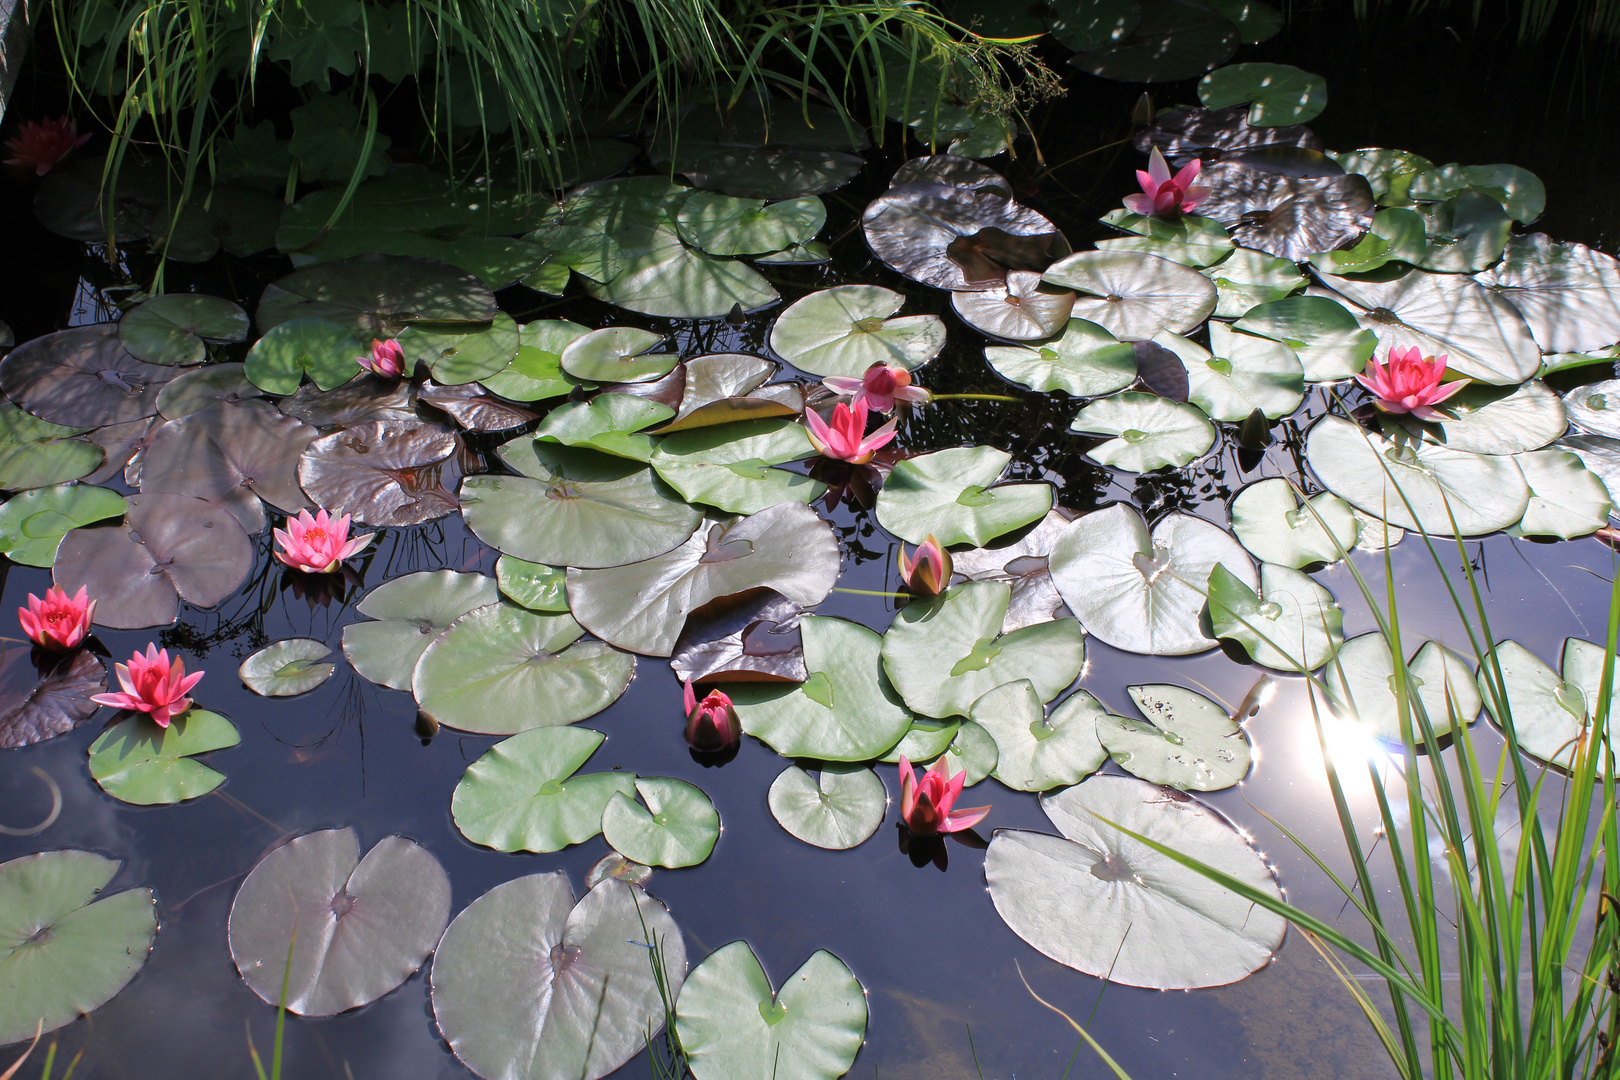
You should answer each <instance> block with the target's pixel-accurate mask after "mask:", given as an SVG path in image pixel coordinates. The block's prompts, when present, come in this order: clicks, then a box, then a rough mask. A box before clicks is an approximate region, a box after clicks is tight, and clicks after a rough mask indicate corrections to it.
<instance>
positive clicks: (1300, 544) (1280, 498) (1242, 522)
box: [1232, 477, 1359, 570]
mask: <svg viewBox="0 0 1620 1080" xmlns="http://www.w3.org/2000/svg"><path fill="white" fill-rule="evenodd" d="M1306 502H1307V503H1309V505H1308V506H1307V505H1305V504H1304V503H1301V502H1300V499H1299V495H1298V494H1297V493H1296V492H1295V490H1294V487H1293V485H1291V484H1290V483H1289V482H1288V481H1287V480H1284V479H1282V478H1281V477H1273V478H1271V479H1269V480H1261V481H1260V482H1259V483H1255V484H1250V485H1249V486H1247V487H1245V488H1244V489H1243V490H1242V491H1240V492H1238V493H1237V497H1236V498H1235V499H1233V500H1232V531H1233V532H1234V533H1236V534H1237V538H1238V540H1239V541H1241V542H1242V544H1243V546H1244V547H1246V548H1248V549H1249V552H1250V553H1251V554H1252V555H1253V556H1254V557H1255V558H1257V559H1259V560H1260V561H1261V562H1262V563H1274V564H1276V565H1277V566H1286V567H1290V568H1292V569H1295V570H1298V569H1301V568H1303V567H1306V566H1310V565H1312V564H1313V563H1333V562H1338V561H1339V559H1340V558H1341V557H1342V553H1344V552H1348V551H1349V550H1350V549H1351V548H1353V547H1355V546H1356V535H1357V530H1358V528H1359V526H1357V524H1356V515H1355V511H1354V510H1352V509H1351V508H1350V504H1349V503H1347V502H1345V501H1344V500H1343V499H1341V498H1339V497H1338V496H1337V495H1334V494H1333V493H1332V492H1328V491H1324V492H1321V493H1319V494H1316V495H1312V496H1311V497H1310V498H1309V499H1308V500H1306Z"/></svg>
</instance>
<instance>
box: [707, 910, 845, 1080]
mask: <svg viewBox="0 0 1620 1080" xmlns="http://www.w3.org/2000/svg"><path fill="white" fill-rule="evenodd" d="M866 1019H867V1012H866V991H865V990H864V989H863V988H862V987H861V984H860V982H859V980H857V979H856V978H855V976H854V974H853V973H852V972H851V971H850V970H849V967H848V966H847V965H845V963H844V962H843V961H842V960H840V959H838V957H836V956H834V955H833V954H832V953H830V952H827V951H826V950H825V949H823V950H821V951H819V952H816V953H814V954H812V955H811V957H810V959H808V960H806V961H805V962H804V964H803V965H802V966H801V967H800V968H799V970H798V971H795V972H794V973H793V974H791V975H789V976H788V977H787V978H786V979H784V980H783V981H782V989H781V990H780V991H778V990H773V989H772V988H771V981H770V979H769V978H768V977H767V976H766V974H765V969H764V968H762V967H760V964H759V958H758V957H756V956H755V955H754V950H753V949H752V948H750V947H749V945H748V943H747V942H746V941H733V942H732V943H731V944H729V945H724V946H722V947H720V948H718V949H716V950H715V951H714V952H712V953H710V954H709V956H708V959H706V960H704V961H703V963H701V964H699V965H698V966H697V968H696V969H695V970H694V971H693V972H692V974H690V975H688V976H687V977H686V985H685V986H684V987H682V989H681V996H680V1000H679V1001H678V1002H677V1003H676V1008H675V1029H676V1031H677V1032H678V1033H679V1035H680V1040H681V1049H682V1050H683V1051H685V1053H686V1056H687V1063H688V1065H689V1066H690V1067H691V1069H692V1075H693V1077H695V1078H696V1080H732V1078H734V1077H741V1076H759V1077H765V1076H770V1077H774V1078H775V1080H836V1078H837V1077H840V1076H843V1075H844V1074H845V1073H846V1072H848V1071H849V1068H850V1066H851V1065H852V1064H854V1061H855V1055H856V1053H857V1052H859V1050H860V1048H861V1043H862V1041H863V1040H864V1039H865V1037H866Z"/></svg>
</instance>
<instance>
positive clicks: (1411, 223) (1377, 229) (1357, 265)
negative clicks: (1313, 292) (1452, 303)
mask: <svg viewBox="0 0 1620 1080" xmlns="http://www.w3.org/2000/svg"><path fill="white" fill-rule="evenodd" d="M1428 228H1429V224H1428V222H1427V221H1426V220H1425V219H1424V216H1423V215H1422V214H1419V213H1418V212H1416V211H1414V210H1403V209H1399V208H1395V209H1389V210H1380V211H1378V212H1377V213H1376V214H1374V215H1373V220H1372V228H1371V230H1369V231H1368V232H1367V234H1366V235H1365V236H1363V237H1362V238H1361V239H1360V240H1358V241H1356V243H1355V245H1354V246H1352V247H1348V248H1341V249H1336V250H1334V251H1324V252H1318V253H1317V254H1314V255H1312V256H1311V258H1310V262H1311V265H1312V266H1314V267H1316V268H1317V269H1318V270H1321V271H1322V272H1323V273H1327V274H1340V275H1343V274H1370V273H1372V272H1373V271H1375V270H1381V269H1383V267H1384V266H1386V265H1387V264H1389V263H1391V262H1404V263H1410V264H1411V265H1413V266H1417V265H1419V264H1424V265H1427V263H1426V259H1427V258H1428V256H1429V254H1430V252H1431V250H1436V249H1432V246H1431V243H1430V240H1429V233H1428Z"/></svg>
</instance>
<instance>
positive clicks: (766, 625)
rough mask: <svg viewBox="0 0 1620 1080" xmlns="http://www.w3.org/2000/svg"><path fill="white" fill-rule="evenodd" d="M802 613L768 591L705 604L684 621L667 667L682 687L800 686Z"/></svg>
mask: <svg viewBox="0 0 1620 1080" xmlns="http://www.w3.org/2000/svg"><path fill="white" fill-rule="evenodd" d="M801 614H803V609H802V608H800V607H799V605H798V604H795V603H794V602H793V601H791V600H789V599H788V598H787V597H785V596H782V595H781V594H780V593H775V592H772V591H771V590H769V589H758V590H755V591H754V592H752V593H745V594H742V595H740V596H737V597H733V598H731V599H730V600H729V601H728V600H716V601H711V602H710V603H709V604H708V605H707V606H706V607H705V608H704V610H703V614H702V615H699V616H695V617H693V618H692V619H689V620H688V621H687V624H686V629H684V630H682V631H681V636H680V639H679V640H677V641H676V642H675V651H674V652H672V653H671V654H670V657H669V666H670V668H671V669H672V670H673V671H674V672H675V677H676V678H677V679H680V680H681V681H682V682H689V683H700V682H803V681H804V680H805V679H807V678H809V672H808V671H806V670H805V666H804V644H803V642H802V640H801V639H800V637H799V616H800V615H801Z"/></svg>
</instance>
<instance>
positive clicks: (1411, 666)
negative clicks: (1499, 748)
mask: <svg viewBox="0 0 1620 1080" xmlns="http://www.w3.org/2000/svg"><path fill="white" fill-rule="evenodd" d="M1407 671H1408V672H1409V673H1410V682H1409V683H1408V689H1407V692H1408V693H1412V692H1414V691H1415V692H1416V696H1417V698H1418V700H1420V701H1422V703H1423V708H1424V711H1425V713H1426V714H1427V715H1428V718H1429V723H1430V725H1431V726H1432V727H1433V728H1434V733H1435V734H1436V735H1444V734H1446V733H1447V732H1449V731H1450V730H1451V712H1450V710H1451V709H1452V708H1455V709H1456V711H1457V715H1459V716H1460V717H1462V719H1463V722H1464V723H1468V724H1472V723H1473V722H1474V718H1475V717H1476V716H1478V715H1479V710H1480V705H1481V700H1482V699H1481V698H1480V695H1479V689H1478V687H1477V686H1475V685H1474V677H1473V673H1472V672H1471V671H1470V669H1469V666H1468V664H1467V663H1466V662H1465V661H1464V660H1463V658H1462V657H1460V656H1458V655H1457V654H1456V653H1454V652H1452V651H1451V650H1450V649H1448V648H1446V647H1445V646H1443V645H1441V644H1440V643H1439V642H1435V641H1426V642H1424V643H1423V646H1422V647H1421V648H1419V649H1418V650H1417V652H1416V653H1415V654H1414V655H1413V656H1412V658H1411V659H1410V660H1409V661H1408V662H1407ZM1322 679H1323V682H1324V683H1326V685H1327V690H1328V695H1329V697H1330V698H1331V699H1332V701H1333V704H1334V705H1335V706H1336V707H1337V708H1338V709H1339V710H1340V711H1341V712H1342V713H1343V715H1344V716H1346V717H1347V718H1348V719H1350V720H1351V721H1353V722H1355V723H1359V724H1360V725H1361V726H1362V727H1363V729H1364V730H1366V731H1367V732H1368V733H1370V734H1372V735H1375V736H1377V737H1378V738H1380V739H1384V740H1386V741H1388V742H1400V741H1401V724H1400V713H1399V711H1398V707H1397V703H1396V698H1395V661H1394V658H1393V657H1392V656H1391V654H1390V651H1389V639H1387V638H1386V637H1384V635H1383V634H1382V633H1378V632H1374V633H1371V634H1362V635H1361V636H1360V637H1353V638H1351V639H1350V640H1349V641H1347V642H1345V643H1344V645H1343V646H1341V647H1340V648H1339V652H1338V655H1337V656H1335V657H1334V659H1333V662H1332V663H1331V664H1329V665H1328V666H1327V669H1326V670H1325V671H1324V672H1323V673H1322ZM1412 724H1413V728H1412V734H1413V738H1415V739H1416V740H1417V741H1418V742H1419V743H1421V742H1422V741H1423V731H1422V728H1421V727H1419V726H1418V724H1417V720H1416V719H1415V718H1414V719H1413V721H1412Z"/></svg>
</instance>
